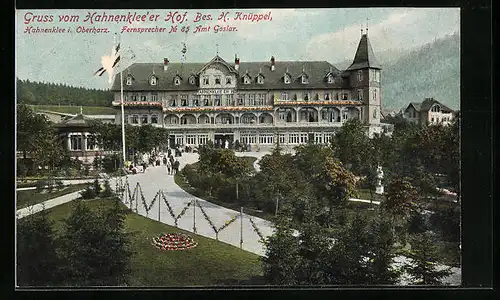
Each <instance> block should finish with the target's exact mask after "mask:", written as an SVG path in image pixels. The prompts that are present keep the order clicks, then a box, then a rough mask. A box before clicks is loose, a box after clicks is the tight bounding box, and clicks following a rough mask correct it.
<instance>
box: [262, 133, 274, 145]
mask: <svg viewBox="0 0 500 300" xmlns="http://www.w3.org/2000/svg"><path fill="white" fill-rule="evenodd" d="M259 143H260V144H273V143H274V134H268V133H261V134H260V135H259Z"/></svg>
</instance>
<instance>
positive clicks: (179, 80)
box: [174, 76, 181, 85]
mask: <svg viewBox="0 0 500 300" xmlns="http://www.w3.org/2000/svg"><path fill="white" fill-rule="evenodd" d="M174 84H175V85H180V84H181V78H180V77H179V76H175V78H174Z"/></svg>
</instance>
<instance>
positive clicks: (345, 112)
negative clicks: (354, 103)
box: [342, 110, 349, 122]
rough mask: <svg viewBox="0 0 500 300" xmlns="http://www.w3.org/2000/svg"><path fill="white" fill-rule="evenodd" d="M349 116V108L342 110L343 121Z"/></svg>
mask: <svg viewBox="0 0 500 300" xmlns="http://www.w3.org/2000/svg"><path fill="white" fill-rule="evenodd" d="M348 116H349V115H348V114H347V110H344V111H343V112H342V122H345V121H347V118H348Z"/></svg>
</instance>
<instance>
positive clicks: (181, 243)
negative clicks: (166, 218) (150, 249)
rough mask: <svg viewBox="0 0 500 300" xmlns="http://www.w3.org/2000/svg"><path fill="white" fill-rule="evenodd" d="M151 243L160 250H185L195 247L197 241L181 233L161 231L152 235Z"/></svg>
mask: <svg viewBox="0 0 500 300" xmlns="http://www.w3.org/2000/svg"><path fill="white" fill-rule="evenodd" d="M152 245H153V246H154V247H156V248H158V249H160V250H186V249H191V248H194V247H196V246H197V245H198V243H197V242H195V241H194V240H193V239H192V238H191V237H190V236H188V235H185V234H182V233H162V234H161V235H159V236H158V237H153V243H152Z"/></svg>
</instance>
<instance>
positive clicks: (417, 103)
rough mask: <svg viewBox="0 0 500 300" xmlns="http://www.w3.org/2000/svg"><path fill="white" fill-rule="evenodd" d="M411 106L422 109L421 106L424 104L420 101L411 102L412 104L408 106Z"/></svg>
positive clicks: (417, 109) (418, 109)
mask: <svg viewBox="0 0 500 300" xmlns="http://www.w3.org/2000/svg"><path fill="white" fill-rule="evenodd" d="M410 106H413V108H414V109H415V110H416V111H420V106H422V103H420V102H410V104H408V107H407V108H406V109H408V108H410Z"/></svg>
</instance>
